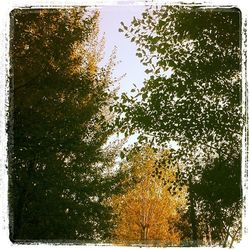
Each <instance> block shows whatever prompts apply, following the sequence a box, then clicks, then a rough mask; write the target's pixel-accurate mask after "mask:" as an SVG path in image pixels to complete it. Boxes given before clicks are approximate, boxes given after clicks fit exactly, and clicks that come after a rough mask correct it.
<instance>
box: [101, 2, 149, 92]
mask: <svg viewBox="0 0 250 250" xmlns="http://www.w3.org/2000/svg"><path fill="white" fill-rule="evenodd" d="M144 8H145V6H143V5H133V6H102V7H100V35H102V34H103V33H104V37H105V60H104V62H105V61H106V62H107V60H108V58H109V56H110V55H111V53H112V50H113V49H114V47H115V46H116V47H117V60H118V61H120V63H119V64H118V65H116V66H115V69H114V72H113V73H114V76H115V77H117V78H119V77H121V76H122V75H124V74H125V73H126V76H125V77H124V78H122V80H121V82H120V90H119V92H118V93H119V94H121V93H122V92H129V90H130V89H131V88H132V87H133V84H135V85H136V86H137V87H139V88H140V87H141V86H142V85H143V79H144V78H145V77H146V74H145V72H144V70H145V67H144V66H143V65H142V64H141V63H140V61H139V59H138V58H137V57H136V55H135V53H136V46H135V44H134V43H131V42H130V40H129V39H128V38H125V36H124V33H121V32H119V31H118V29H119V28H121V24H120V23H121V22H124V24H125V25H129V24H130V22H131V21H132V19H133V17H134V16H135V17H139V18H140V17H141V13H142V11H143V10H144Z"/></svg>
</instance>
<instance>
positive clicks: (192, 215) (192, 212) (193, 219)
mask: <svg viewBox="0 0 250 250" xmlns="http://www.w3.org/2000/svg"><path fill="white" fill-rule="evenodd" d="M189 201H190V221H191V226H192V241H193V246H198V244H197V243H198V235H197V220H196V214H195V201H194V195H193V184H192V180H191V176H189Z"/></svg>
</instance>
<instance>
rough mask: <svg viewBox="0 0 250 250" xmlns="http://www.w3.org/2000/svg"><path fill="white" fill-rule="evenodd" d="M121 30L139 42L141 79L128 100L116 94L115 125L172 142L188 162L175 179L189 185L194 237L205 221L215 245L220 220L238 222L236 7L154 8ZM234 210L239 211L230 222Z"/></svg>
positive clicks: (238, 22)
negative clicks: (118, 100) (145, 75)
mask: <svg viewBox="0 0 250 250" xmlns="http://www.w3.org/2000/svg"><path fill="white" fill-rule="evenodd" d="M120 31H121V32H123V33H124V34H125V36H126V37H127V38H129V39H131V42H134V43H135V44H136V45H137V56H138V58H139V59H140V61H141V63H142V64H144V65H145V67H146V70H145V72H146V74H147V78H146V79H145V80H144V86H143V87H142V88H141V89H139V90H138V89H136V88H135V89H132V90H131V92H132V93H133V94H132V96H131V97H129V96H127V95H126V94H124V95H123V96H122V97H121V101H120V104H119V105H117V107H116V110H117V111H118V112H121V113H123V116H121V118H120V119H118V120H117V121H116V125H117V126H118V127H120V128H121V129H122V130H123V131H124V132H125V133H127V134H130V133H133V132H134V131H137V132H139V133H141V135H140V138H141V142H143V141H145V140H146V141H148V139H149V138H150V140H151V142H152V143H156V144H160V145H162V146H167V145H168V143H169V142H170V141H173V140H174V141H176V142H177V143H178V145H179V149H178V150H177V151H175V154H176V156H177V157H178V158H179V159H181V160H182V162H183V164H184V165H185V166H186V167H185V168H183V169H182V170H181V172H182V173H181V176H180V179H181V181H183V180H184V181H185V182H186V184H187V185H188V186H189V208H190V211H189V217H190V223H191V224H192V231H193V232H192V234H193V236H192V237H193V240H194V241H197V240H199V239H200V240H202V237H203V236H202V234H203V233H204V232H205V233H207V232H208V231H207V230H208V229H207V228H206V229H204V228H201V224H202V219H204V221H205V222H204V224H207V225H210V226H211V227H212V229H211V228H210V229H209V230H210V231H209V232H210V235H211V234H212V235H211V237H210V243H209V244H212V243H211V242H213V240H215V241H216V242H218V237H217V236H218V235H220V236H219V237H220V238H221V239H222V238H223V237H224V239H225V242H227V239H228V235H229V231H230V230H229V229H228V230H227V229H226V233H225V230H224V229H223V230H224V231H223V230H222V226H221V225H222V224H223V223H226V226H225V227H229V228H230V227H233V225H232V224H233V223H232V222H230V223H229V221H230V219H231V220H233V221H234V222H235V223H236V221H239V220H240V219H239V218H240V215H239V214H240V208H239V207H240V202H241V185H240V172H241V170H240V169H241V161H240V156H239V155H240V153H241V152H240V151H241V137H242V128H243V122H244V114H243V112H242V98H241V96H242V87H241V84H242V81H241V13H240V11H239V10H238V9H234V8H231V9H228V8H227V9H226V8H225V9H216V8H213V9H209V8H204V9H203V8H201V7H194V6H191V7H190V6H160V7H158V6H155V7H152V8H148V9H147V10H146V11H145V12H144V13H142V17H141V18H134V19H133V20H132V22H131V24H130V26H126V25H125V24H124V23H121V28H120ZM218 162H219V163H218ZM226 173H227V174H226ZM228 190H230V194H232V195H229V194H228ZM230 206H232V207H231V208H230ZM235 207H237V208H236V210H235ZM237 209H238V210H237ZM201 211H202V212H201ZM222 211H223V216H220V215H219V214H220V213H222ZM233 211H238V215H237V216H236V215H235V217H234V219H233V216H232V214H235V212H233ZM200 214H201V216H200ZM206 214H209V216H207V215H206ZM236 214H237V212H236ZM211 218H216V219H213V220H211ZM229 218H230V219H229ZM211 221H213V222H211ZM210 222H211V223H210ZM229 224H230V225H229ZM236 224H237V223H236ZM236 224H235V225H236ZM235 225H234V226H235ZM199 226H200V231H199V230H198V227H199ZM223 227H224V226H223ZM235 227H238V226H235ZM211 230H212V231H213V233H211ZM215 231H216V233H217V236H215V234H216V233H215ZM222 231H223V232H222ZM236 231H237V230H236ZM198 238H199V239H198ZM234 238H235V237H232V239H234ZM225 242H224V243H225ZM224 243H223V244H224ZM221 244H222V243H221ZM223 244H222V245H223Z"/></svg>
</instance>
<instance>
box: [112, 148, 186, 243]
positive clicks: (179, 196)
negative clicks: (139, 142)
mask: <svg viewBox="0 0 250 250" xmlns="http://www.w3.org/2000/svg"><path fill="white" fill-rule="evenodd" d="M163 155H164V159H168V160H170V155H169V151H162V152H159V153H155V152H154V150H153V149H152V148H150V147H145V148H143V149H142V150H141V151H139V152H137V153H134V154H133V155H132V157H131V158H130V159H129V160H128V161H127V162H126V163H124V164H123V165H122V168H123V170H124V171H128V173H129V174H128V177H127V178H126V180H124V183H123V184H124V185H129V188H128V189H127V191H126V192H125V193H123V194H118V195H115V196H113V197H112V200H111V204H112V207H113V209H114V212H115V214H116V216H117V219H116V226H115V229H114V231H113V238H114V242H116V243H121V244H132V243H145V244H151V245H177V244H179V242H180V237H181V234H180V232H179V230H178V228H177V226H176V224H177V223H178V221H179V220H180V216H179V214H178V212H177V210H178V209H180V208H181V207H182V206H185V190H184V189H178V191H177V192H176V194H175V195H174V196H173V195H171V194H170V192H169V189H170V188H171V185H172V184H171V183H173V182H174V181H175V179H176V177H175V176H176V166H174V165H173V164H172V163H171V162H170V161H168V163H166V161H159V159H162V157H163Z"/></svg>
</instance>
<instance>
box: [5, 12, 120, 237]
mask: <svg viewBox="0 0 250 250" xmlns="http://www.w3.org/2000/svg"><path fill="white" fill-rule="evenodd" d="M11 21H12V24H11V29H12V30H11V33H12V34H11V63H12V74H11V90H13V94H12V95H11V103H12V110H11V114H12V118H11V119H10V124H11V130H12V131H13V133H10V143H12V144H10V146H9V148H10V153H9V156H10V158H9V173H10V219H11V223H10V226H11V239H12V240H14V241H16V240H85V241H91V240H94V241H98V240H103V239H106V238H107V237H108V235H109V231H110V229H111V225H110V222H111V213H110V208H109V207H107V206H105V205H104V204H103V200H104V199H105V197H107V196H108V195H110V194H111V193H112V192H113V190H114V187H115V181H116V178H115V177H114V176H112V175H110V174H109V172H108V166H110V165H112V162H113V160H114V152H112V151H110V150H105V151H104V149H103V145H104V144H105V143H106V141H107V138H108V136H109V135H110V133H111V132H110V130H109V127H108V124H109V122H110V119H112V116H111V115H110V113H109V112H108V106H109V105H110V103H111V102H112V100H113V97H114V93H112V92H110V91H109V90H108V89H109V87H110V86H111V85H112V81H111V78H110V67H111V65H110V66H107V68H103V69H99V68H98V67H97V64H98V60H99V59H98V58H100V55H99V54H98V53H99V52H98V48H97V47H95V44H97V41H96V39H97V33H98V13H97V12H89V11H86V9H85V8H74V9H53V10H46V9H44V10H27V9H24V10H14V11H13V12H12V13H11ZM101 49H102V48H101Z"/></svg>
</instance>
